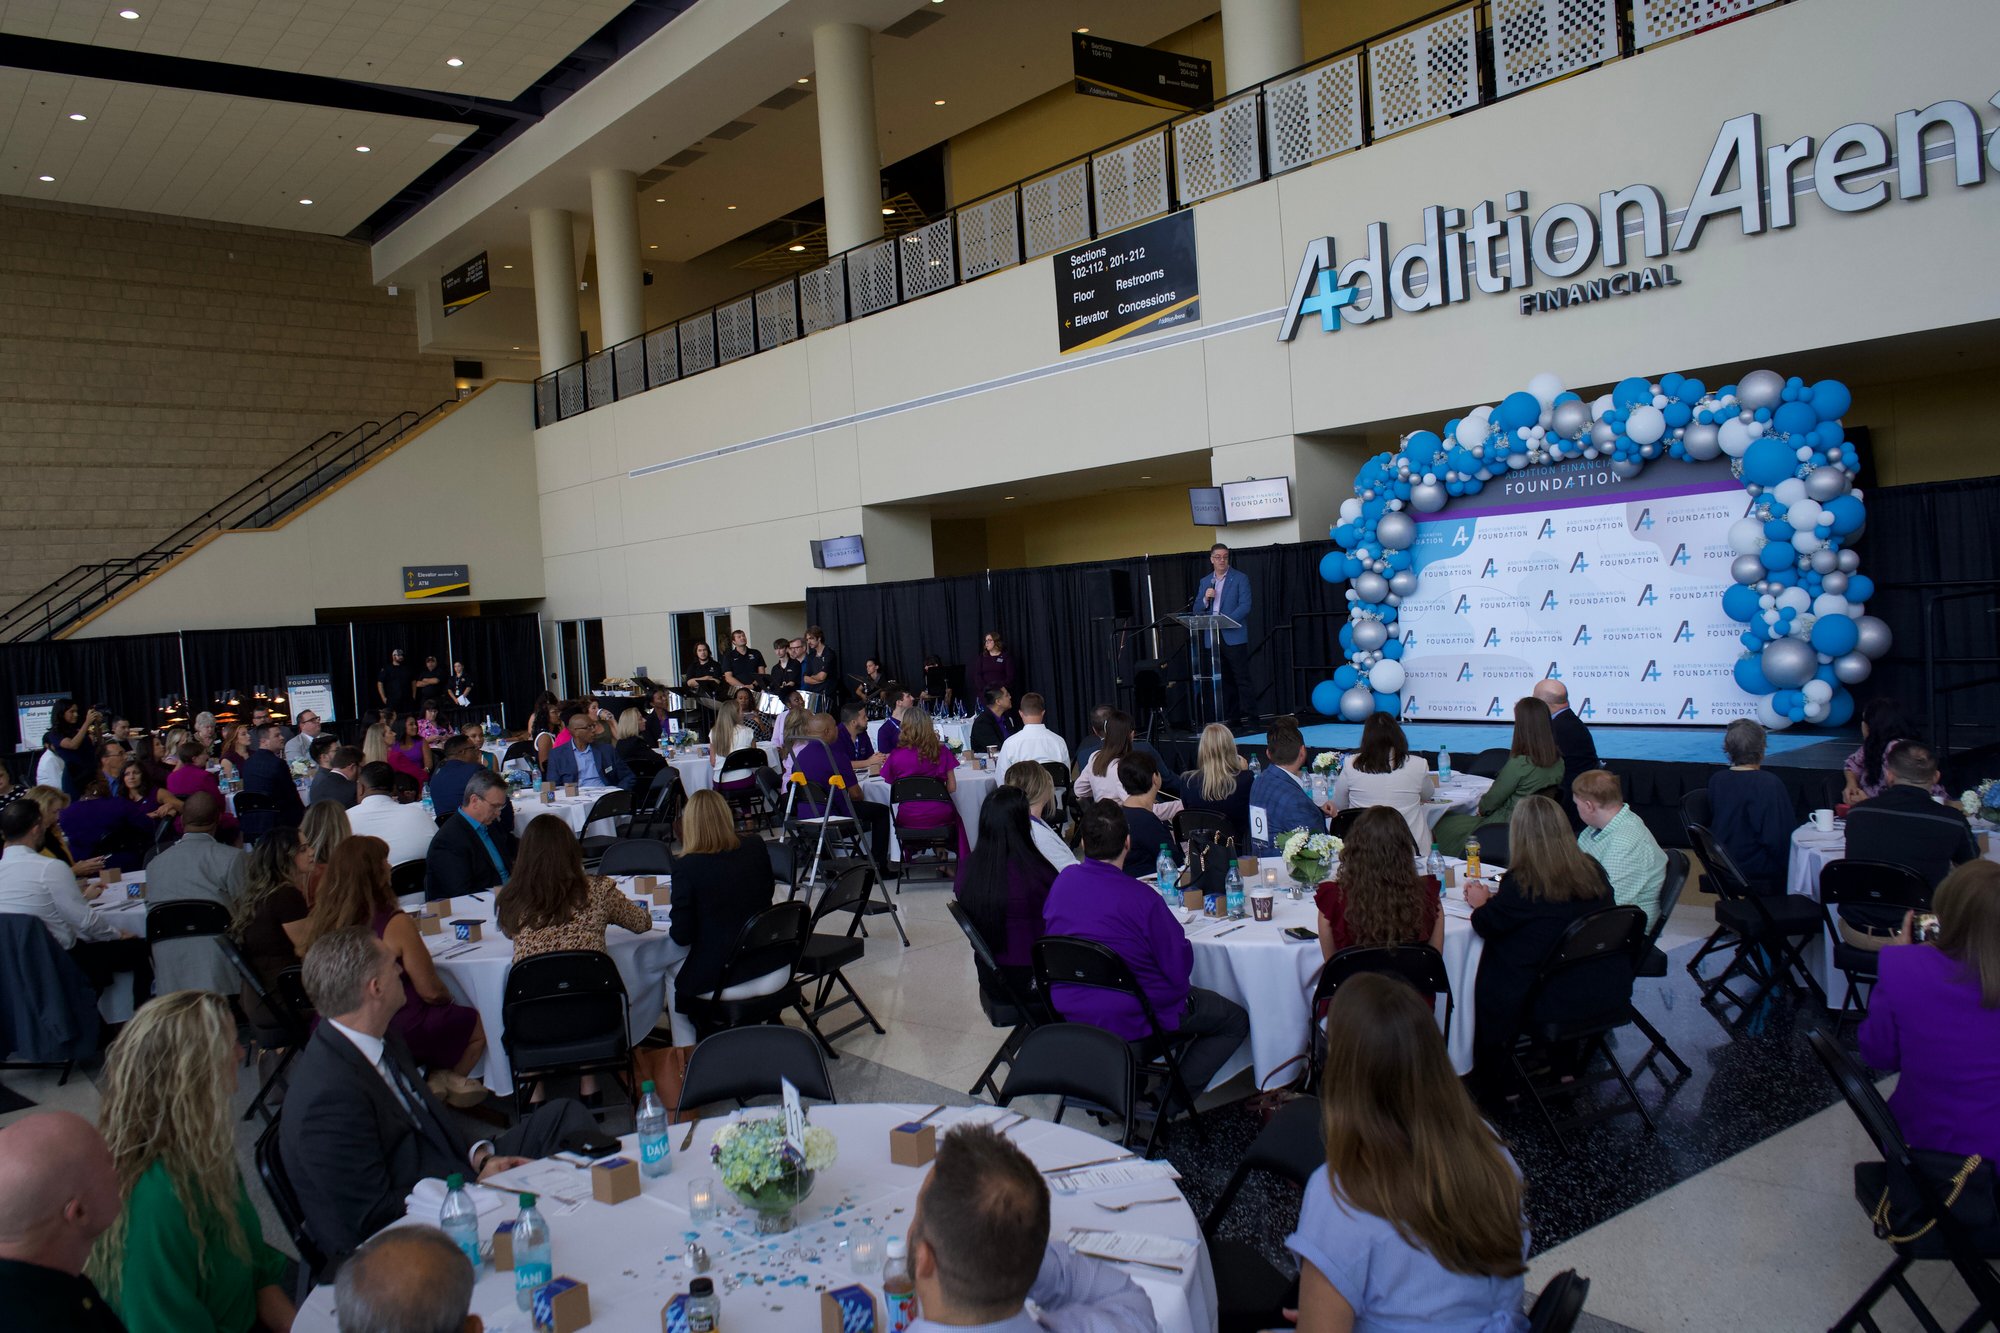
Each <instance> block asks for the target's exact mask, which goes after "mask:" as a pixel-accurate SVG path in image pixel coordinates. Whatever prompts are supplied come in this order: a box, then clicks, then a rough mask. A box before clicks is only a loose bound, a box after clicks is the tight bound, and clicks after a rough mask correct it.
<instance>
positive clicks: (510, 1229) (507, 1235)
mask: <svg viewBox="0 0 2000 1333" xmlns="http://www.w3.org/2000/svg"><path fill="white" fill-rule="evenodd" d="M513 1267H514V1223H513V1222H512V1220H509V1221H506V1222H502V1223H501V1224H500V1225H499V1226H497V1227H495V1228H493V1271H494V1272H496V1273H506V1272H510V1271H512V1269H513Z"/></svg>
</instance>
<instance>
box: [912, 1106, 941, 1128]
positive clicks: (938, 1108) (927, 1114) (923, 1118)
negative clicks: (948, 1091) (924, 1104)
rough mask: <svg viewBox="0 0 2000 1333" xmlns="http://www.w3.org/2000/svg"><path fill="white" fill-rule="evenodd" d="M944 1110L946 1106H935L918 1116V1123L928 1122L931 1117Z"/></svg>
mask: <svg viewBox="0 0 2000 1333" xmlns="http://www.w3.org/2000/svg"><path fill="white" fill-rule="evenodd" d="M942 1110H944V1107H943V1106H941V1105H940V1106H933V1107H932V1108H931V1109H930V1110H928V1111H926V1112H924V1113H923V1114H922V1115H921V1116H919V1117H917V1122H916V1123H918V1124H919V1125H922V1124H928V1123H929V1122H930V1118H931V1117H932V1116H934V1115H936V1114H937V1113H938V1112H939V1111H942Z"/></svg>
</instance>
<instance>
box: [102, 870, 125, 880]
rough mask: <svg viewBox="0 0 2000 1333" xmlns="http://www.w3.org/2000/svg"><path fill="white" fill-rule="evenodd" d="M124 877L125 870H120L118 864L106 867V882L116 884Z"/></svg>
mask: <svg viewBox="0 0 2000 1333" xmlns="http://www.w3.org/2000/svg"><path fill="white" fill-rule="evenodd" d="M124 878H125V872H124V871H122V870H120V869H119V868H118V867H117V866H106V867H104V882H105V883H106V884H116V883H117V882H118V881H119V880H121V879H124Z"/></svg>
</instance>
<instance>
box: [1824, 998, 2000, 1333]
mask: <svg viewBox="0 0 2000 1333" xmlns="http://www.w3.org/2000/svg"><path fill="white" fill-rule="evenodd" d="M1806 1036H1807V1037H1808V1038H1809V1039H1810V1040H1811V1042H1812V1048H1813V1052H1814V1053H1815V1054H1816V1055H1818V1056H1819V1059H1820V1063H1821V1064H1823V1065H1825V1066H1826V1072H1827V1073H1828V1075H1830V1076H1831V1077H1832V1079H1833V1082H1834V1085H1835V1086H1836V1087H1838V1088H1839V1089H1840V1095H1841V1096H1842V1097H1844V1098H1846V1099H1847V1106H1848V1109H1849V1110H1851V1111H1853V1112H1854V1118H1855V1119H1856V1120H1859V1121H1860V1122H1861V1127H1862V1128H1863V1129H1864V1130H1866V1131H1867V1132H1868V1137H1869V1138H1870V1139H1871V1140H1873V1141H1874V1144H1875V1150H1876V1151H1877V1152H1879V1153H1880V1154H1881V1155H1882V1160H1881V1161H1879V1162H1857V1163H1855V1166H1854V1198H1855V1202H1857V1203H1859V1204H1860V1205H1861V1210H1862V1211H1863V1212H1865V1213H1867V1214H1868V1215H1869V1218H1870V1220H1871V1221H1872V1220H1874V1218H1875V1217H1876V1215H1877V1209H1878V1208H1879V1206H1880V1204H1881V1202H1882V1200H1883V1197H1884V1192H1885V1191H1886V1190H1887V1189H1888V1187H1889V1181H1890V1179H1891V1177H1892V1176H1893V1177H1895V1178H1897V1179H1898V1180H1899V1183H1900V1184H1902V1185H1903V1186H1904V1188H1905V1190H1906V1191H1907V1197H1908V1198H1909V1199H1910V1200H1912V1201H1913V1202H1914V1203H1915V1205H1916V1216H1915V1217H1913V1218H1911V1219H1909V1221H1910V1222H1911V1224H1912V1225H1911V1226H1910V1229H1909V1231H1908V1232H1906V1233H1904V1234H1903V1235H1900V1236H1899V1235H1896V1234H1894V1232H1893V1231H1890V1230H1889V1229H1887V1228H1885V1227H1884V1226H1883V1225H1882V1224H1881V1223H1879V1222H1878V1223H1876V1226H1875V1234H1876V1236H1877V1237H1878V1238H1880V1239H1882V1240H1885V1241H1887V1242H1888V1243H1889V1248H1890V1249H1891V1250H1893V1251H1894V1252H1895V1256H1896V1257H1895V1260H1894V1261H1893V1262H1892V1263H1890V1265H1889V1266H1888V1267H1887V1268H1885V1269H1884V1270H1882V1275H1881V1276H1880V1277H1878V1278H1876V1279H1875V1280H1874V1281H1873V1282H1871V1283H1869V1284H1868V1289H1867V1290H1866V1291H1864V1292H1862V1293H1861V1299H1859V1300H1857V1301H1856V1302H1855V1303H1854V1304H1853V1305H1852V1306H1850V1307H1848V1310H1847V1313H1846V1314H1843V1315H1842V1316H1841V1317H1840V1319H1839V1321H1838V1322H1837V1323H1835V1324H1834V1326H1833V1331H1832V1333H1846V1331H1847V1330H1848V1329H1851V1328H1857V1327H1858V1328H1864V1329H1867V1330H1868V1331H1869V1333H1880V1330H1879V1329H1878V1328H1877V1326H1876V1323H1875V1319H1874V1317H1873V1315H1872V1314H1871V1313H1870V1312H1871V1311H1872V1310H1873V1309H1874V1308H1875V1305H1876V1303H1877V1302H1878V1301H1880V1300H1881V1299H1882V1297H1884V1296H1885V1295H1887V1294H1888V1292H1889V1289H1890V1288H1891V1287H1893V1288H1895V1290H1896V1293H1897V1294H1898V1295H1900V1296H1901V1297H1902V1298H1903V1303H1904V1304H1906V1305H1908V1306H1909V1307H1910V1313H1911V1314H1913V1315H1915V1316H1916V1318H1917V1320H1918V1322H1919V1323H1921V1324H1922V1325H1923V1326H1924V1327H1925V1328H1926V1329H1929V1330H1931V1331H1932V1333H1942V1330H1941V1326H1940V1325H1939V1324H1938V1322H1937V1319H1936V1317H1935V1316H1933V1315H1932V1314H1931V1312H1930V1309H1929V1307H1928V1306H1926V1305H1925V1304H1924V1302H1923V1301H1922V1300H1921V1299H1920V1298H1919V1297H1918V1296H1917V1293H1916V1291H1915V1289H1913V1288H1912V1287H1911V1286H1910V1283H1909V1280H1908V1278H1907V1277H1906V1276H1905V1274H1906V1273H1907V1272H1908V1271H1909V1267H1910V1265H1911V1264H1912V1263H1914V1262H1915V1261H1916V1260H1918V1259H1943V1260H1946V1261H1947V1262H1949V1263H1950V1264H1951V1266H1952V1267H1953V1268H1954V1269H1956V1270H1957V1271H1958V1275H1959V1276H1960V1277H1961V1278H1963V1279H1965V1284H1966V1286H1968V1287H1970V1288H1971V1289H1972V1295H1973V1300H1974V1303H1975V1306H1976V1308H1975V1309H1974V1310H1973V1312H1972V1314H1971V1315H1969V1316H1968V1317H1967V1318H1966V1320H1965V1322H1964V1323H1962V1324H1960V1325H1959V1326H1958V1330H1959V1333H1972V1330H1974V1329H1978V1328H1983V1327H1984V1326H1985V1325H1987V1324H1988V1323H1994V1322H1996V1321H2000V1273H1997V1272H1996V1271H1995V1269H1994V1265H1993V1260H1995V1259H2000V1223H1995V1222H1992V1221H1990V1220H1989V1221H1988V1222H1987V1224H1986V1225H1984V1226H1982V1227H1980V1228H1979V1229H1978V1230H1977V1231H1975V1230H1973V1229H1972V1228H1970V1227H1968V1226H1966V1225H1965V1224H1964V1223H1963V1222H1962V1221H1960V1220H1959V1218H1958V1217H1957V1216H1956V1215H1954V1214H1953V1212H1952V1210H1951V1208H1950V1206H1949V1205H1947V1204H1946V1202H1945V1200H1944V1198H1943V1196H1942V1195H1941V1194H1940V1192H1939V1190H1938V1187H1937V1184H1936V1183H1935V1181H1934V1180H1933V1178H1932V1177H1931V1176H1930V1175H1928V1174H1927V1173H1926V1172H1925V1170H1924V1168H1923V1166H1922V1165H1921V1164H1920V1163H1919V1162H1918V1161H1917V1156H1916V1152H1915V1150H1913V1149H1912V1148H1911V1147H1910V1145H1909V1143H1908V1141H1907V1140H1905V1139H1904V1137H1903V1131H1902V1128H1901V1127H1900V1126H1899V1125H1897V1123H1896V1117H1895V1114H1894V1112H1892V1111H1890V1109H1889V1104H1888V1103H1887V1102H1885V1101H1883V1100H1882V1094H1881V1093H1879V1092H1877V1091H1876V1090H1875V1085H1874V1084H1873V1083H1871V1082H1869V1080H1868V1076H1867V1075H1866V1074H1865V1073H1864V1072H1863V1071H1862V1069H1861V1067H1860V1066H1859V1065H1857V1064H1855V1062H1854V1060H1853V1059H1852V1058H1851V1057H1850V1056H1849V1055H1848V1054H1847V1052H1846V1051H1844V1050H1842V1049H1841V1048H1840V1045H1839V1043H1838V1042H1836V1041H1835V1040H1834V1039H1833V1038H1832V1037H1830V1036H1828V1035H1827V1034H1826V1033H1825V1032H1824V1031H1821V1030H1820V1029H1818V1028H1813V1029H1810V1030H1809V1031H1808V1032H1807V1033H1806ZM1900 1192H1901V1191H1899V1193H1900ZM1986 1216H1987V1218H1989V1219H1991V1218H1992V1216H1993V1214H1992V1213H1991V1212H1988V1213H1987V1214H1986Z"/></svg>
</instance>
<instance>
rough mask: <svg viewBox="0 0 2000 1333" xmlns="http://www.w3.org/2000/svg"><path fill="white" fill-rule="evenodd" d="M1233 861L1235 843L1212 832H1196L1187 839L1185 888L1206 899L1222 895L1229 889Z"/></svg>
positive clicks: (1231, 838) (1223, 834)
mask: <svg viewBox="0 0 2000 1333" xmlns="http://www.w3.org/2000/svg"><path fill="white" fill-rule="evenodd" d="M1235 859H1236V839H1235V837H1234V836H1233V835H1231V834H1227V833H1217V832H1216V831H1215V830H1213V829H1196V830H1195V831H1194V832H1193V833H1191V834H1189V835H1188V843H1187V877H1186V879H1185V880H1184V881H1183V883H1184V884H1185V886H1186V887H1187V888H1190V889H1195V890H1197V891H1198V892H1200V894H1201V895H1202V897H1204V898H1207V897H1211V896H1214V895H1218V894H1221V893H1223V892H1225V891H1226V890H1227V888H1228V885H1229V863H1230V862H1231V861H1233V860H1235Z"/></svg>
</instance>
